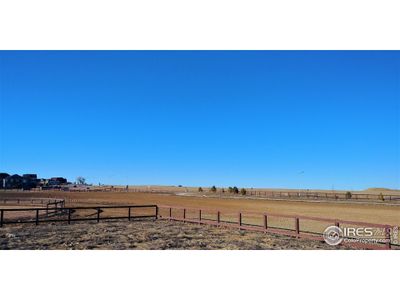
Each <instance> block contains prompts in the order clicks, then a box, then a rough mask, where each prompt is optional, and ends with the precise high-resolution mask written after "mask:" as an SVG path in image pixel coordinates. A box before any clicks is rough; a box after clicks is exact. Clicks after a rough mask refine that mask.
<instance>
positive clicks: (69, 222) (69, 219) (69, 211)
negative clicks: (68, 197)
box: [68, 208, 71, 224]
mask: <svg viewBox="0 0 400 300" xmlns="http://www.w3.org/2000/svg"><path fill="white" fill-rule="evenodd" d="M68 224H71V209H70V208H68Z"/></svg>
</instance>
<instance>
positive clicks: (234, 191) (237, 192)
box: [232, 186, 239, 194]
mask: <svg viewBox="0 0 400 300" xmlns="http://www.w3.org/2000/svg"><path fill="white" fill-rule="evenodd" d="M232 191H233V193H234V194H239V189H238V188H237V187H236V186H234V187H233V188H232Z"/></svg>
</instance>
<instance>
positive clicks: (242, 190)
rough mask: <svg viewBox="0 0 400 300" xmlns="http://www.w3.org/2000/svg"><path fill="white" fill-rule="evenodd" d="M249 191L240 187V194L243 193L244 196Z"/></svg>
mask: <svg viewBox="0 0 400 300" xmlns="http://www.w3.org/2000/svg"><path fill="white" fill-rule="evenodd" d="M246 193H247V191H246V189H244V188H241V189H240V194H242V195H243V196H244V195H246Z"/></svg>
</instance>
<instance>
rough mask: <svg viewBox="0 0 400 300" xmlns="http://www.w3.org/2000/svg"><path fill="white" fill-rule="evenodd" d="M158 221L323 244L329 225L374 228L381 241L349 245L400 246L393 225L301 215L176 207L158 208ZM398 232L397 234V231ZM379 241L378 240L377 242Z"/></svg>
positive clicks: (378, 247) (370, 240) (395, 228)
mask: <svg viewBox="0 0 400 300" xmlns="http://www.w3.org/2000/svg"><path fill="white" fill-rule="evenodd" d="M158 207H159V218H160V219H166V220H174V221H181V222H188V223H196V224H208V225H214V226H220V227H229V228H236V229H239V230H250V231H259V232H264V233H274V234H278V235H287V236H293V237H297V238H305V239H311V240H318V241H323V240H324V239H323V235H322V234H323V231H324V230H325V229H326V228H327V227H328V226H331V225H332V226H337V227H340V226H349V225H350V226H352V227H359V228H361V227H367V228H372V229H374V230H375V231H376V232H377V233H378V234H380V235H381V236H380V237H378V239H376V238H374V239H372V238H367V239H364V240H363V241H362V242H357V240H358V239H357V238H355V237H353V238H348V239H346V241H345V242H344V243H345V244H347V245H350V246H354V247H358V248H369V249H391V248H392V246H394V247H400V244H398V240H397V236H395V234H396V235H397V234H398V228H397V227H393V226H390V225H384V224H375V223H367V222H356V221H348V220H340V219H328V218H319V217H308V216H299V215H284V214H273V213H266V212H265V213H254V212H238V213H232V212H222V211H219V210H210V209H198V208H185V207H176V206H158ZM396 230H397V231H396ZM376 240H379V241H376Z"/></svg>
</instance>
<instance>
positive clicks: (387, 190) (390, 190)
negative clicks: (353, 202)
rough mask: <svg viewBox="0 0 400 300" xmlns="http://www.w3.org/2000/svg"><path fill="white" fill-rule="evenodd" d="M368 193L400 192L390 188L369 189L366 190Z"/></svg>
mask: <svg viewBox="0 0 400 300" xmlns="http://www.w3.org/2000/svg"><path fill="white" fill-rule="evenodd" d="M365 191H366V192H400V190H396V189H388V188H369V189H366V190H365Z"/></svg>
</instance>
